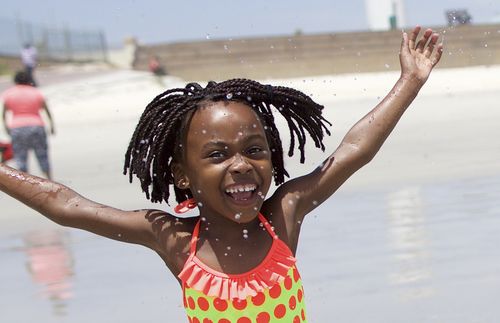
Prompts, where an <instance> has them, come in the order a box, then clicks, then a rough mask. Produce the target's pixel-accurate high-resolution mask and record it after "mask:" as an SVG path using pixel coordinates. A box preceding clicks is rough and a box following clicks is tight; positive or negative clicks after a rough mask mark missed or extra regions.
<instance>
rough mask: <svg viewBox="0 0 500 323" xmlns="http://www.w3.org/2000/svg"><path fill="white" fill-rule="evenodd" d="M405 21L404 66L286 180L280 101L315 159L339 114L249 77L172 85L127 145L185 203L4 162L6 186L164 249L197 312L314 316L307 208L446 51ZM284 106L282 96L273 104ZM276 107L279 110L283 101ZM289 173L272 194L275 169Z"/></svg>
mask: <svg viewBox="0 0 500 323" xmlns="http://www.w3.org/2000/svg"><path fill="white" fill-rule="evenodd" d="M419 32H420V27H418V26H417V27H416V28H415V29H414V30H413V32H412V33H411V34H410V35H409V36H408V35H407V34H406V33H403V39H402V44H401V51H400V62H401V77H400V78H399V80H398V81H397V82H396V84H395V85H394V87H393V89H392V90H391V91H390V93H389V94H388V95H387V96H386V97H385V98H384V99H383V100H382V102H381V103H380V104H378V105H377V106H376V107H375V108H374V109H373V110H372V111H370V112H369V113H368V114H367V115H366V116H365V117H364V118H362V119H361V120H360V121H359V122H358V123H356V124H355V125H354V126H353V127H352V129H351V130H350V131H349V132H348V133H347V135H346V136H345V138H344V139H343V141H342V142H341V144H340V145H339V147H338V148H337V149H336V150H335V151H334V152H333V154H332V155H331V156H330V157H328V158H327V159H326V160H325V161H324V163H323V164H322V165H321V166H320V167H318V168H317V169H315V170H314V171H313V172H311V173H310V174H308V175H305V176H302V177H300V178H296V179H292V180H289V181H287V182H284V179H285V176H287V175H288V174H287V172H286V170H285V168H284V163H283V149H282V144H281V139H280V134H279V132H278V130H277V128H276V125H275V123H274V117H273V109H274V108H276V109H277V111H279V113H281V115H282V116H283V117H284V119H285V120H286V121H287V124H288V127H289V130H290V136H291V138H290V139H291V141H290V147H289V149H288V155H289V156H291V155H293V153H294V149H295V146H296V145H298V149H299V150H300V153H301V158H300V159H301V161H302V162H303V161H304V145H305V143H306V133H307V134H308V135H309V136H310V138H311V139H312V140H313V141H314V143H315V145H316V147H319V148H321V149H324V146H323V143H322V139H323V135H324V133H325V132H326V133H329V132H328V130H327V124H328V122H327V121H326V120H325V119H324V118H323V117H322V116H321V110H322V108H323V107H322V106H321V105H318V104H316V103H315V102H313V101H312V100H311V99H310V98H309V97H308V96H306V95H305V94H303V93H301V92H299V91H296V90H293V89H290V88H285V87H274V86H270V85H262V84H260V83H258V82H255V81H250V80H245V79H234V80H228V81H225V82H221V83H215V82H209V83H208V85H207V86H206V87H205V88H203V87H201V86H200V85H198V84H196V83H191V84H188V85H187V86H186V87H185V88H183V89H173V90H168V91H166V92H164V93H162V94H160V95H159V96H157V97H156V98H155V99H154V100H153V101H152V102H151V103H150V104H149V105H148V106H147V107H146V109H145V111H144V113H143V115H142V116H141V119H140V121H139V124H138V125H137V128H136V130H135V132H134V134H133V137H132V140H131V142H130V145H129V147H128V150H127V152H126V156H125V173H127V172H128V174H129V176H130V180H131V181H132V178H133V177H134V176H136V177H137V178H138V179H139V180H140V183H141V187H142V190H143V191H144V192H145V194H146V197H147V198H148V199H150V200H151V201H152V202H161V201H166V202H168V199H169V196H170V186H173V190H174V193H175V197H176V200H177V201H178V202H179V203H180V204H179V205H178V206H177V207H176V208H175V211H176V212H178V213H182V212H185V211H186V210H188V209H190V208H198V211H199V216H196V217H188V218H185V217H184V218H183V217H178V216H176V215H174V214H170V213H167V212H165V211H160V210H137V211H122V210H119V209H115V208H112V207H109V206H105V205H102V204H98V203H95V202H92V201H90V200H88V199H86V198H84V197H82V196H80V195H78V194H77V193H76V192H74V191H72V190H71V189H69V188H67V187H65V186H63V185H61V184H57V183H54V182H51V181H48V180H44V179H41V178H38V177H34V176H30V175H28V174H25V173H22V172H19V171H16V170H14V169H12V168H9V167H7V166H5V165H0V189H1V190H2V191H4V192H6V193H7V194H9V195H11V196H12V197H14V198H16V199H18V200H20V201H21V202H23V203H25V204H26V205H28V206H30V207H32V208H34V209H35V210H37V211H38V212H40V213H42V214H43V215H45V216H46V217H48V218H49V219H51V220H53V221H54V222H56V223H59V224H61V225H64V226H70V227H75V228H80V229H84V230H88V231H91V232H94V233H96V234H98V235H101V236H105V237H108V238H111V239H115V240H120V241H124V242H130V243H136V244H141V245H144V246H146V247H148V248H151V249H152V250H154V251H156V252H157V253H158V255H159V256H160V257H161V258H162V259H163V260H164V261H165V264H166V265H167V267H168V268H169V269H170V271H171V272H172V274H173V275H174V276H175V277H177V279H178V281H179V284H180V286H181V287H182V292H183V300H184V306H185V308H186V312H187V315H188V318H189V321H190V322H219V323H223V322H238V323H243V322H305V321H307V315H306V311H305V300H304V288H303V287H302V282H301V279H300V275H299V272H298V269H297V267H296V259H295V251H296V250H297V243H298V239H299V234H300V229H301V225H302V223H303V219H304V217H305V216H306V215H307V214H308V213H309V212H311V211H312V210H313V209H314V208H316V207H317V206H318V205H319V204H321V203H322V202H323V201H325V200H326V199H327V198H328V197H330V196H331V195H332V194H333V193H334V192H335V191H336V190H337V189H338V188H339V187H340V185H342V183H344V182H345V181H346V180H347V179H348V178H349V177H350V176H351V175H352V174H353V173H354V172H355V171H357V170H358V169H359V168H361V167H362V166H363V165H365V164H366V163H368V162H369V161H370V160H371V159H372V158H373V157H374V156H375V154H376V153H377V151H378V150H379V149H380V147H381V145H382V144H383V142H384V141H385V139H386V138H387V136H388V135H389V134H390V133H391V131H392V129H393V128H394V126H395V125H396V123H397V122H398V120H399V119H400V117H401V116H402V114H403V112H404V111H405V110H406V108H407V107H408V106H409V105H410V103H411V102H412V100H413V99H414V98H415V96H416V95H417V93H418V91H419V90H420V88H421V87H422V86H423V84H424V83H425V81H426V80H427V78H428V76H429V74H430V72H431V70H432V68H433V67H434V66H435V65H436V64H437V63H438V61H439V59H440V57H441V53H442V45H441V44H439V45H437V40H438V35H437V34H434V33H433V32H432V30H430V29H428V30H426V31H425V32H424V33H423V36H422V37H421V39H420V40H418V41H417V37H418V34H419ZM272 107H274V108H272ZM275 113H276V111H275ZM273 178H274V181H275V183H276V184H277V185H278V187H277V189H276V191H275V192H274V193H273V194H272V196H270V197H267V198H266V195H267V193H268V190H269V187H270V185H271V181H272V179H273Z"/></svg>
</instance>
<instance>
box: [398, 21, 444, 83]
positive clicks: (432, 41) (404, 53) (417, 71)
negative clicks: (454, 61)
mask: <svg viewBox="0 0 500 323" xmlns="http://www.w3.org/2000/svg"><path fill="white" fill-rule="evenodd" d="M420 29H421V28H420V26H416V27H415V28H414V29H413V31H412V33H411V34H410V35H409V36H408V34H407V33H406V32H404V33H403V40H402V42H401V50H400V53H399V61H400V64H401V76H402V77H409V78H413V79H417V80H418V81H419V82H421V83H422V84H424V83H425V81H427V78H428V77H429V75H430V73H431V71H432V69H433V68H434V66H436V64H437V63H438V62H439V60H440V59H441V55H442V53H443V44H442V43H440V44H439V45H437V46H436V44H437V41H438V38H439V34H437V33H433V32H432V29H427V30H426V31H425V32H424V34H423V36H422V38H421V39H420V40H419V41H418V42H417V37H418V34H419V33H420Z"/></svg>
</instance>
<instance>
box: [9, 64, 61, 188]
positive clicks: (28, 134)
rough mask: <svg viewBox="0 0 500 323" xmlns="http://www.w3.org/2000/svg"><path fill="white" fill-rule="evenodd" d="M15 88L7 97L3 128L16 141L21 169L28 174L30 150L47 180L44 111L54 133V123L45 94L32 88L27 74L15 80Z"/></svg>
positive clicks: (48, 173)
mask: <svg viewBox="0 0 500 323" xmlns="http://www.w3.org/2000/svg"><path fill="white" fill-rule="evenodd" d="M14 82H15V84H16V85H15V86H13V87H11V88H9V89H7V90H6V91H5V92H4V93H3V94H2V97H3V101H4V109H3V114H2V120H3V125H4V127H5V130H6V132H7V134H9V135H10V137H11V140H12V148H13V151H14V160H15V161H16V163H17V167H18V169H19V170H21V171H23V172H27V171H28V151H29V150H34V151H35V155H36V157H37V159H38V163H39V164H40V168H41V169H42V172H43V173H44V174H45V177H47V178H48V179H51V177H52V176H51V171H50V165H49V157H48V145H47V135H46V132H45V123H44V121H43V119H42V117H41V115H40V111H41V110H44V111H45V113H46V114H47V117H48V119H49V122H50V132H51V134H54V133H55V131H54V123H53V121H52V116H51V114H50V111H49V108H48V107H47V104H46V102H45V98H44V96H43V94H42V93H41V92H40V91H39V90H38V89H36V88H35V87H33V86H31V79H30V76H29V75H28V73H27V72H26V71H19V72H17V73H16V75H15V77H14Z"/></svg>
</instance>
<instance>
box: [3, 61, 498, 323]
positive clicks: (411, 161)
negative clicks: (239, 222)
mask: <svg viewBox="0 0 500 323" xmlns="http://www.w3.org/2000/svg"><path fill="white" fill-rule="evenodd" d="M63 72H68V71H63ZM63 72H61V73H63ZM69 73H72V71H71V70H69ZM498 75H500V66H493V67H469V68H460V69H437V70H436V71H434V72H433V75H431V78H430V80H429V81H428V83H427V84H426V85H425V88H424V89H422V91H421V93H420V94H419V96H418V97H417V99H416V100H415V101H414V103H413V104H412V105H411V107H410V108H409V110H408V111H407V112H406V114H405V115H404V116H403V119H402V120H401V121H400V123H399V124H398V126H397V127H396V129H395V130H394V133H393V134H392V135H391V137H390V138H389V139H388V140H387V142H386V144H385V145H384V146H383V147H382V149H381V151H380V152H379V154H378V155H377V156H376V157H375V159H374V160H373V161H372V162H371V163H370V164H368V165H367V166H365V167H364V168H363V169H362V170H360V171H359V172H358V173H356V174H355V175H354V176H353V177H352V178H351V179H349V181H348V182H347V183H345V184H344V186H342V187H341V189H340V190H339V191H338V192H337V193H336V194H335V195H334V196H333V197H332V198H331V199H329V200H328V201H327V202H325V203H324V204H323V205H321V206H320V207H319V208H318V209H316V210H315V211H314V212H313V213H312V214H311V215H310V216H309V218H308V219H306V221H305V223H304V225H303V231H302V232H303V233H302V237H301V241H300V244H299V249H298V254H297V256H298V266H299V267H300V269H301V273H302V276H303V279H304V285H305V291H306V301H307V310H308V316H309V321H310V322H334V321H335V322H359V323H364V322H498V319H499V318H500V309H499V308H498V306H496V303H497V302H498V298H499V297H500V261H498V259H500V252H499V251H498V246H499V245H500V235H499V234H498V232H499V231H500V202H498V201H499V197H500V162H499V160H500V141H499V140H498V138H500V127H499V126H498V124H499V121H498V120H500V109H499V108H498V107H499V105H498V102H499V100H500V79H499V77H498ZM397 77H398V74H397V73H393V72H388V73H375V74H348V75H338V76H318V77H307V78H300V79H284V80H262V82H264V83H270V84H280V85H285V86H290V87H294V88H297V89H300V90H303V91H304V92H305V93H307V94H309V95H312V97H313V99H314V100H316V101H317V102H319V103H321V104H323V105H325V110H324V111H325V116H326V117H327V119H329V120H330V121H331V122H332V123H333V127H332V128H331V130H332V136H330V137H328V138H327V139H326V145H327V151H326V152H325V153H322V152H320V151H317V150H315V149H308V150H307V152H306V153H307V155H306V163H305V164H304V165H300V164H299V163H298V158H295V157H298V156H295V157H294V158H292V159H290V160H287V161H286V166H287V168H288V170H289V172H290V174H291V175H292V177H295V176H298V175H301V174H304V173H307V172H309V171H311V170H312V169H313V168H314V167H316V166H317V165H319V164H320V163H321V162H322V160H323V159H324V158H325V157H326V156H327V154H329V153H331V152H332V151H333V150H334V149H335V148H336V147H337V145H338V144H339V143H340V140H341V139H342V137H343V135H344V134H345V133H346V131H348V129H349V127H350V126H352V125H353V124H354V122H356V121H357V120H358V119H359V118H360V117H362V116H363V115H364V114H366V113H367V112H368V111H369V110H370V109H371V108H372V107H373V106H374V105H376V104H377V102H378V101H380V99H381V98H382V97H383V96H384V95H385V94H386V93H387V92H388V91H389V90H390V88H391V87H392V85H393V84H394V82H395V81H396V80H397ZM68 80H69V81H65V82H58V83H56V84H52V85H46V86H42V88H41V90H42V91H43V92H44V93H45V95H46V96H47V98H48V102H49V105H50V108H51V110H52V113H53V115H54V118H55V121H56V130H57V134H56V136H55V137H52V138H50V146H51V158H52V164H53V168H54V177H55V178H56V180H57V181H59V182H61V183H63V184H66V185H68V186H70V187H71V188H73V189H75V190H76V191H77V192H79V193H80V194H82V195H84V196H86V197H88V198H90V199H93V200H96V201H99V202H102V203H104V204H108V205H112V206H115V207H118V208H122V209H138V208H144V207H146V208H151V207H154V208H168V206H167V205H164V204H163V205H151V204H150V203H149V202H148V201H147V200H145V198H144V197H143V195H142V193H141V192H140V186H139V183H138V182H137V181H134V183H133V184H132V185H130V184H128V179H127V177H125V176H123V175H122V170H123V160H124V153H125V149H126V146H127V144H128V141H129V139H130V136H131V134H132V131H133V129H134V127H135V125H136V123H137V121H138V117H139V116H140V114H141V112H142V110H143V108H144V107H145V105H146V104H147V103H148V102H149V101H150V100H151V99H152V98H153V97H154V96H155V95H157V94H158V93H160V92H161V91H162V86H160V85H159V84H158V83H157V82H156V81H155V79H154V78H153V77H152V76H151V75H150V74H149V73H144V72H137V71H128V70H120V71H105V72H103V73H96V75H90V76H87V77H85V78H83V79H78V78H71V79H68ZM164 83H165V87H168V88H170V87H181V86H183V85H184V84H185V81H184V80H180V79H177V78H174V77H166V78H165V79H164ZM280 122H282V121H280ZM286 134H287V132H286V131H285V132H283V137H284V138H283V139H284V142H285V145H286V140H285V137H286ZM1 138H5V134H3V133H0V139H1ZM31 165H32V169H33V173H35V174H40V172H39V170H38V167H37V165H36V162H35V161H34V159H31ZM0 205H1V211H0V262H1V263H2V271H1V274H0V286H2V292H1V293H0V304H2V310H1V311H0V322H32V321H34V320H36V321H37V322H54V321H56V320H57V321H58V322H88V321H95V322H152V321H163V322H185V321H186V318H185V314H184V311H183V308H182V305H181V291H180V288H179V286H178V284H177V282H176V280H175V279H174V278H173V277H171V274H170V273H169V272H168V270H167V269H166V268H165V266H164V264H162V261H161V260H160V258H159V257H158V256H156V255H155V254H154V253H152V252H150V251H149V250H146V249H144V248H143V247H139V246H133V245H126V244H123V243H119V242H114V241H110V240H107V239H104V238H101V237H98V236H95V235H92V234H89V233H86V232H82V231H79V230H74V229H66V228H61V227H58V226H57V225H55V224H53V223H51V222H49V221H48V220H46V219H44V218H43V217H42V216H40V215H38V214H37V213H35V212H34V211H32V210H30V209H28V208H27V207H25V206H23V205H21V204H20V203H19V202H17V201H15V200H13V199H11V198H9V197H7V196H6V195H4V194H0Z"/></svg>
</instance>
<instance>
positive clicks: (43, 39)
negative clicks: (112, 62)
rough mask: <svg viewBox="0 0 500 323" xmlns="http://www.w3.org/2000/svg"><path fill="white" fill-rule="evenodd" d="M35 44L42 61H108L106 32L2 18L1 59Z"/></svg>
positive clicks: (0, 29) (0, 36) (0, 31)
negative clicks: (26, 45)
mask: <svg viewBox="0 0 500 323" xmlns="http://www.w3.org/2000/svg"><path fill="white" fill-rule="evenodd" d="M26 43H29V44H33V45H34V46H35V47H36V48H37V50H38V55H39V57H40V58H41V59H48V60H61V61H105V60H107V44H106V38H105V35H104V32H102V31H100V30H98V31H83V30H74V29H70V28H66V27H53V26H48V25H44V24H39V23H31V22H27V21H23V20H20V19H8V18H0V55H8V56H14V55H18V54H19V52H20V50H21V48H22V47H23V45H24V44H26Z"/></svg>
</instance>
